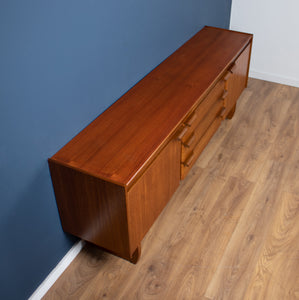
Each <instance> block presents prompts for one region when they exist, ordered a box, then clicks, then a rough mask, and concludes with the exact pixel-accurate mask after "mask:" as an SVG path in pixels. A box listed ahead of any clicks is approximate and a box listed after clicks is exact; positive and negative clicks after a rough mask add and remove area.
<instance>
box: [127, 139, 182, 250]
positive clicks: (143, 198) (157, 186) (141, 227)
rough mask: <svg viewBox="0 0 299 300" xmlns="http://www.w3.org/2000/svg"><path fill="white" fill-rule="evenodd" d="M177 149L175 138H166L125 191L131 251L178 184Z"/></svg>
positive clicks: (178, 146)
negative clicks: (153, 156)
mask: <svg viewBox="0 0 299 300" xmlns="http://www.w3.org/2000/svg"><path fill="white" fill-rule="evenodd" d="M180 150H181V143H180V142H179V141H178V140H172V141H170V142H169V143H168V144H167V145H166V146H165V148H164V149H163V150H162V151H161V152H160V153H159V154H158V156H157V158H156V159H155V160H154V161H153V163H152V164H151V165H150V166H149V167H148V169H147V170H146V171H145V172H144V173H143V175H142V176H141V177H140V178H139V179H138V180H137V181H136V182H135V183H134V185H133V186H132V187H131V189H130V190H129V191H128V198H127V212H128V225H129V236H130V249H131V254H132V253H133V252H134V250H135V249H136V247H137V246H138V245H140V242H141V240H142V239H143V237H144V236H145V234H146V233H147V231H148V230H149V229H150V227H151V226H152V224H153V223H154V222H155V220H156V219H157V218H158V216H159V215H160V213H161V211H162V210H163V208H164V207H165V205H166V204H167V202H168V201H169V199H170V198H171V196H172V195H173V193H174V192H175V190H176V189H177V188H178V186H179V183H180Z"/></svg>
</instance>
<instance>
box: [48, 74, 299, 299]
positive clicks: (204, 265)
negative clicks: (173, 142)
mask: <svg viewBox="0 0 299 300" xmlns="http://www.w3.org/2000/svg"><path fill="white" fill-rule="evenodd" d="M298 112H299V90H298V89H296V88H292V87H287V86H283V85H279V84H274V83H269V82H264V81H260V80H253V79H251V80H250V81H249V83H248V89H247V90H245V91H244V93H243V94H242V96H241V98H240V100H239V102H238V107H237V110H236V114H235V116H234V119H233V120H231V121H225V122H223V123H222V125H221V126H220V128H219V130H218V131H217V132H216V134H215V135H214V137H213V138H212V140H211V141H210V142H209V144H208V145H207V147H206V148H205V150H204V151H203V152H202V154H201V156H200V158H199V159H198V161H197V162H196V163H195V165H194V166H193V168H192V169H191V171H190V173H189V174H188V176H187V177H186V179H185V180H184V181H182V182H181V185H180V187H179V188H178V190H177V191H176V192H175V194H174V196H173V197H172V199H171V201H170V202H169V203H168V205H167V206H166V209H165V210H164V211H163V212H162V214H161V215H160V217H159V218H158V219H157V221H156V223H155V224H154V226H153V227H152V228H151V229H150V231H149V232H148V234H147V235H146V237H145V239H144V240H143V246H144V247H143V253H142V256H141V259H140V261H139V263H138V264H137V265H132V264H130V263H129V262H127V261H125V260H122V259H119V258H117V257H115V256H113V255H110V254H108V253H105V252H103V251H101V250H99V249H98V248H96V247H94V246H91V245H87V246H86V247H85V248H84V250H83V251H82V252H81V253H80V254H79V255H78V257H77V258H76V259H75V260H74V262H73V263H72V264H71V266H70V267H69V268H68V269H67V270H66V271H65V273H64V274H63V275H62V276H61V278H60V279H59V280H58V281H57V282H56V283H55V284H54V286H53V287H52V288H51V290H50V291H49V292H48V293H47V295H46V296H45V299H55V300H56V299H188V300H189V299H194V300H195V299H196V300H197V299H200V300H203V299H205V300H211V299H213V300H218V299H228V300H239V299H250V300H255V299H263V300H281V299H288V300H289V299H290V300H293V299H294V300H295V299H299V271H298V270H299V215H298V214H299V180H298V165H299V115H298Z"/></svg>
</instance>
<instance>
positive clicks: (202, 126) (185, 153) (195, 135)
mask: <svg viewBox="0 0 299 300" xmlns="http://www.w3.org/2000/svg"><path fill="white" fill-rule="evenodd" d="M223 108H224V107H223V100H222V99H218V100H217V101H216V102H215V103H214V105H213V106H212V107H211V109H210V111H209V112H208V113H207V115H206V116H205V117H204V118H203V119H202V120H201V121H200V122H199V124H198V125H197V127H196V128H195V129H194V130H193V132H192V133H191V134H190V135H189V137H188V139H186V141H185V142H182V150H181V162H184V161H185V160H186V159H187V158H188V157H189V155H190V154H191V152H192V151H193V150H194V147H195V146H196V145H197V143H198V142H199V140H200V139H201V138H202V137H203V136H204V134H205V132H206V131H207V129H208V128H209V126H210V125H211V124H212V123H213V121H214V120H215V119H216V118H217V117H219V116H220V115H221V114H222V113H223V112H224V110H223Z"/></svg>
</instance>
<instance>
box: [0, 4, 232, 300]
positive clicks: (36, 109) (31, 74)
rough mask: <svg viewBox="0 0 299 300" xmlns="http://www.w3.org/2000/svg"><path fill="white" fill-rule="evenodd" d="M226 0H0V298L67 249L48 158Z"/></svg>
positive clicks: (222, 10) (222, 18) (27, 288)
mask: <svg viewBox="0 0 299 300" xmlns="http://www.w3.org/2000/svg"><path fill="white" fill-rule="evenodd" d="M230 6H231V0H151V1H148V0H127V1H121V0H109V1H104V0H84V1H83V0H81V1H79V0H63V1H62V0H51V1H41V0H27V1H23V0H2V1H0V43H1V44H0V195H1V201H0V230H1V235H0V237H1V246H0V260H1V261H0V263H1V265H0V266H1V275H0V276H1V278H0V282H1V288H0V298H1V299H25V298H27V297H28V296H30V295H31V294H32V292H33V291H34V290H35V289H36V288H37V286H38V285H39V284H40V283H41V282H42V281H43V279H44V278H45V277H46V276H47V275H48V273H49V272H50V271H51V270H52V269H53V268H54V267H55V265H56V264H57V263H58V262H59V260H60V259H61V258H62V257H63V256H64V255H65V253H66V252H67V251H68V250H69V249H70V247H71V246H72V244H73V243H74V241H75V239H73V238H71V237H69V236H67V235H66V234H64V233H63V232H62V229H61V226H60V221H59V217H58V212H57V208H56V203H55V198H54V194H53V190H52V186H51V180H50V175H49V171H48V166H47V158H48V157H50V156H52V155H53V154H54V153H55V152H56V151H57V150H58V149H59V148H60V147H62V146H63V145H64V144H65V143H66V142H67V141H69V140H70V139H71V138H72V137H73V136H74V135H75V134H77V133H78V132H79V131H80V130H81V129H83V128H84V127H85V126H86V125H87V124H88V123H89V122H91V121H92V120H93V119H94V118H95V117H96V116H97V115H99V114H100V113H101V112H102V111H103V110H104V109H106V108H107V107H108V106H109V105H110V104H111V103H113V102H114V101H115V100H117V99H118V98H119V97H120V96H121V95H122V94H123V93H124V92H125V91H127V90H128V89H129V88H130V87H132V86H133V85H134V84H135V83H136V82H137V81H139V80H140V79H141V78H142V77H143V76H145V75H146V74H147V73H148V72H149V71H150V70H152V69H153V68H154V67H155V66H156V65H157V64H159V63H160V62H161V61H162V60H163V59H165V58H166V57H167V56H168V55H170V54H171V53H172V52H173V51H174V50H175V49H177V48H178V47H179V46H180V45H181V44H183V43H184V42H185V41H186V40H187V39H189V38H190V37H191V36H192V35H193V34H195V33H196V32H197V31H198V30H200V29H201V28H202V27H203V26H204V25H213V26H218V27H226V28H227V27H228V25H229V16H230Z"/></svg>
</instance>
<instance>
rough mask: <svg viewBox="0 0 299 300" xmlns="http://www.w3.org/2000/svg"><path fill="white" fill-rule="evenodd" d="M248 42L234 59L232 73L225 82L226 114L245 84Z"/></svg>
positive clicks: (231, 108) (248, 53)
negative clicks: (226, 92)
mask: <svg viewBox="0 0 299 300" xmlns="http://www.w3.org/2000/svg"><path fill="white" fill-rule="evenodd" d="M250 48H251V44H249V45H248V46H247V47H246V48H245V50H244V51H243V52H242V53H241V55H240V56H239V57H238V58H237V60H236V61H235V64H234V65H233V66H232V67H231V71H232V75H231V76H230V77H229V78H228V80H227V82H226V89H227V91H228V95H227V101H226V111H227V115H229V113H230V112H231V111H232V110H233V109H234V106H235V105H236V102H237V99H238V98H239V97H240V95H241V93H242V92H243V90H244V88H245V87H246V85H247V74H248V63H249V57H250Z"/></svg>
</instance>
